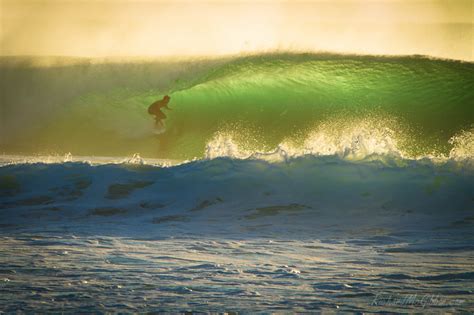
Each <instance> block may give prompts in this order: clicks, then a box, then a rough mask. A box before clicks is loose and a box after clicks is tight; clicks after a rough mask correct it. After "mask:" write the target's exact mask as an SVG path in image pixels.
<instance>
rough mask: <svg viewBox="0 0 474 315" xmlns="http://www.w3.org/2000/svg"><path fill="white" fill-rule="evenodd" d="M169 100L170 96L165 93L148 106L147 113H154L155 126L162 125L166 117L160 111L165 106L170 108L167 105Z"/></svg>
mask: <svg viewBox="0 0 474 315" xmlns="http://www.w3.org/2000/svg"><path fill="white" fill-rule="evenodd" d="M169 102H170V97H169V96H168V95H165V97H163V99H162V100H159V101H156V102H154V103H153V104H151V105H150V107H148V114H150V115H155V124H156V126H157V127H163V121H162V120H163V119H165V118H166V115H165V114H164V113H163V112H162V111H161V109H162V108H166V109H168V110H171V108H169V107H168V103H169Z"/></svg>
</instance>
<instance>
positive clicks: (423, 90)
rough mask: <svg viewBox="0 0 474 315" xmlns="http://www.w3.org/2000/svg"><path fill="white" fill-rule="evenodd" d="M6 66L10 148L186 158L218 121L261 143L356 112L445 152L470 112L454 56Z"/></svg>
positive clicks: (404, 146)
mask: <svg viewBox="0 0 474 315" xmlns="http://www.w3.org/2000/svg"><path fill="white" fill-rule="evenodd" d="M1 66H2V68H4V70H5V69H6V70H7V71H4V73H5V75H4V76H3V77H2V79H1V87H2V90H3V91H4V93H5V94H6V97H5V98H4V99H5V102H2V110H3V116H4V119H5V121H6V124H4V127H3V129H2V133H3V135H4V136H3V139H2V147H3V148H2V149H3V151H5V152H15V153H18V152H20V153H29V154H31V153H43V154H44V153H48V154H52V153H58V154H63V153H66V152H71V153H72V154H73V155H129V154H132V153H135V152H139V153H140V154H141V155H142V156H147V157H163V158H179V159H186V158H193V157H202V156H203V154H204V150H205V147H206V143H208V142H209V141H210V140H211V139H212V138H213V136H214V135H215V134H216V132H226V133H229V134H232V135H233V136H234V138H236V141H237V142H238V143H239V144H240V145H241V146H243V147H246V148H249V149H251V150H256V151H262V150H271V149H272V148H275V147H276V146H277V145H278V144H280V143H282V142H288V141H290V142H292V143H295V144H296V145H297V144H298V143H302V142H303V141H304V139H305V138H306V137H307V135H308V134H309V133H311V131H313V130H317V129H318V128H321V126H325V128H326V129H327V130H330V131H331V132H333V133H336V134H337V129H341V128H342V129H343V128H348V127H350V126H351V125H356V124H358V123H360V122H361V121H363V122H365V126H369V128H371V126H373V128H381V127H387V128H390V129H391V130H392V131H393V133H394V137H395V138H396V139H397V141H398V142H397V143H398V147H399V148H400V149H401V150H402V151H403V152H405V153H406V154H409V155H420V154H430V153H437V154H442V153H444V154H446V153H448V152H449V150H450V149H451V146H450V144H449V143H448V141H449V139H450V138H451V137H453V136H454V135H456V134H459V133H460V132H462V130H469V129H470V128H472V126H473V123H474V76H473V73H474V71H473V70H474V64H473V63H468V62H460V61H449V60H435V59H429V58H424V57H418V56H411V57H376V56H350V55H333V54H265V55H255V56H241V57H235V58H225V59H209V60H202V59H201V60H194V61H192V60H191V61H183V62H163V61H147V62H127V63H112V62H111V63H100V64H93V63H90V62H88V61H87V60H82V61H80V62H77V63H75V64H73V65H67V64H66V65H60V66H56V67H55V66H50V67H35V66H32V65H31V64H26V63H24V62H23V63H20V62H13V61H12V60H2V63H1ZM164 94H169V95H170V96H171V102H170V104H169V105H170V107H171V108H172V109H173V110H172V111H167V112H166V115H167V116H168V119H167V120H166V122H165V123H166V131H165V132H164V133H163V134H160V135H156V134H154V133H153V128H154V127H153V119H152V117H150V116H149V115H148V114H147V107H148V106H149V104H151V103H152V102H154V101H155V100H157V99H159V98H161V97H162V96H163V95H164ZM32 106H33V107H34V109H33V110H32V109H31V107H32Z"/></svg>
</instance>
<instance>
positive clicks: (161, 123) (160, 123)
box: [155, 119, 164, 128]
mask: <svg viewBox="0 0 474 315" xmlns="http://www.w3.org/2000/svg"><path fill="white" fill-rule="evenodd" d="M155 127H156V128H163V127H164V125H163V121H162V120H161V119H156V121H155Z"/></svg>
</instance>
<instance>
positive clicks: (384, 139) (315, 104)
mask: <svg viewBox="0 0 474 315" xmlns="http://www.w3.org/2000/svg"><path fill="white" fill-rule="evenodd" d="M0 70H1V71H2V76H1V77H0V88H1V89H2V93H3V99H2V103H1V113H2V124H0V132H1V138H0V152H1V153H2V154H1V155H0V312H4V313H14V312H26V313H32V312H39V313H49V312H55V313H76V312H77V311H78V310H80V311H81V312H86V313H87V312H93V313H106V312H160V311H163V312H186V311H194V312H243V313H249V312H260V313H269V312H321V311H323V312H324V311H325V312H345V311H352V312H401V313H406V312H426V313H446V312H452V313H453V312H454V313H458V312H466V313H471V312H473V311H474V295H473V294H474V129H473V128H474V127H473V126H474V125H473V124H474V112H473V111H474V76H472V73H473V70H474V64H473V63H470V62H463V61H456V60H441V59H433V58H429V57H423V56H400V57H394V56H391V57H389V56H358V55H336V54H291V53H273V54H262V55H249V56H235V57H226V58H213V59H209V58H208V59H206V58H199V59H197V58H196V59H189V60H148V59H143V60H131V59H126V60H125V59H124V60H122V59H111V60H109V59H107V60H97V59H81V58H59V57H58V58H53V57H51V58H29V57H2V58H0ZM166 94H168V95H170V96H171V101H170V104H169V106H170V107H171V108H172V110H171V111H166V112H165V113H166V115H167V117H168V118H167V119H166V121H165V127H166V130H165V131H164V132H163V133H161V134H156V133H155V132H154V122H153V119H152V117H149V115H148V114H147V107H148V106H149V105H150V104H151V103H152V102H154V101H156V100H157V99H161V98H162V97H163V96H164V95H166Z"/></svg>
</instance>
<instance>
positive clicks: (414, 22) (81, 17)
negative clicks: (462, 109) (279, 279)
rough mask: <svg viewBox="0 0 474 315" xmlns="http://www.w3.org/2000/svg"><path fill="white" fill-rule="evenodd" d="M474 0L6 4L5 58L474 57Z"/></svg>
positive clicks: (2, 17)
mask: <svg viewBox="0 0 474 315" xmlns="http://www.w3.org/2000/svg"><path fill="white" fill-rule="evenodd" d="M473 2H474V0H426V1H425V0H380V1H370V0H332V1H305V2H297V1H287V2H284V1H260V2H256V1H230V0H222V1H198V0H195V1H191V0H190V1H170V0H168V1H165V0H161V1H152V0H148V1H144V0H141V1H136V0H36V1H35V0H0V3H1V6H0V48H1V54H2V55H67V56H92V57H99V56H100V57H105V56H169V55H218V54H229V53H239V52H253V51H262V50H263V51H271V50H275V49H280V50H311V51H321V50H324V51H338V52H355V53H371V54H415V53H416V54H427V55H432V56H439V57H447V58H456V59H465V60H473V34H474V27H473Z"/></svg>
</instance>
